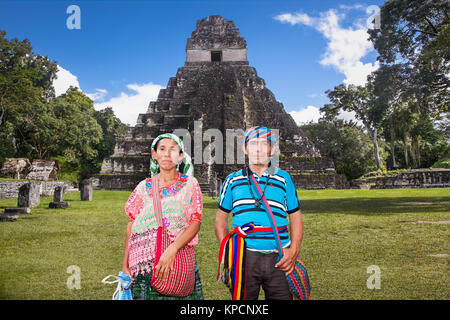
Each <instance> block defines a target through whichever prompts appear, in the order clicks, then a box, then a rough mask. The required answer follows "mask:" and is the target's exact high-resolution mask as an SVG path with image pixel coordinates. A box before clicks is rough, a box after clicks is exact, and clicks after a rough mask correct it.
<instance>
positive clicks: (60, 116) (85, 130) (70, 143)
mask: <svg viewBox="0 0 450 320" xmlns="http://www.w3.org/2000/svg"><path fill="white" fill-rule="evenodd" d="M49 104H50V108H51V110H52V112H53V115H54V118H55V119H56V121H57V123H58V124H57V126H58V132H55V131H53V134H55V135H56V136H57V139H58V143H57V150H56V151H55V154H53V155H63V156H64V157H65V158H66V160H67V161H68V162H69V163H70V164H72V165H75V166H79V167H80V168H81V170H82V171H83V172H92V168H93V167H95V163H96V160H97V157H98V150H97V146H98V144H99V143H100V141H101V139H102V128H101V126H100V125H99V124H98V122H97V120H96V119H95V117H94V115H95V109H94V105H93V101H92V100H91V99H90V98H89V97H87V96H86V95H85V94H84V93H82V92H81V91H79V90H78V89H77V88H74V87H70V88H69V89H68V90H67V92H66V93H65V94H62V95H60V96H58V97H56V98H54V99H52V100H51V101H50V103H49Z"/></svg>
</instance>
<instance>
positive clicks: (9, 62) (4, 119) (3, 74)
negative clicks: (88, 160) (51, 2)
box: [0, 30, 57, 162]
mask: <svg viewBox="0 0 450 320" xmlns="http://www.w3.org/2000/svg"><path fill="white" fill-rule="evenodd" d="M56 70H57V65H56V62H51V61H50V60H49V59H48V58H47V57H42V56H39V55H36V54H34V52H33V51H32V47H31V44H30V42H29V41H28V40H27V39H25V40H23V41H19V40H18V39H16V38H14V39H12V40H8V39H7V38H6V32H5V31H1V30H0V140H1V141H2V144H1V146H0V161H1V162H3V159H4V158H5V157H12V156H16V157H20V156H24V157H30V156H32V155H37V156H39V155H41V156H42V155H43V154H45V153H46V152H48V151H46V150H45V149H46V148H45V147H44V148H42V147H41V146H39V143H38V142H33V139H34V140H35V139H37V136H39V135H41V134H42V133H41V132H39V130H40V127H39V125H40V124H42V121H44V122H45V120H43V119H45V117H48V115H49V111H48V108H47V106H46V105H45V104H46V102H47V101H48V100H49V99H51V98H52V97H53V96H54V89H53V86H52V81H53V79H54V78H55V77H56ZM47 120H48V119H47ZM48 121H49V125H53V123H50V122H51V120H48Z"/></svg>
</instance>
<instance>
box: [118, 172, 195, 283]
mask: <svg viewBox="0 0 450 320" xmlns="http://www.w3.org/2000/svg"><path fill="white" fill-rule="evenodd" d="M152 192H153V188H152V178H147V179H145V180H142V181H141V182H140V183H139V184H138V185H137V187H136V188H135V189H134V190H133V192H132V193H131V195H130V197H129V198H128V201H127V203H126V204H125V213H126V214H127V216H128V218H129V220H130V222H133V226H132V229H131V236H130V240H129V242H128V249H129V256H128V266H129V268H130V272H131V274H132V276H136V275H137V274H138V273H142V274H143V273H144V272H146V271H147V272H149V271H150V268H152V267H153V263H154V260H155V245H156V231H157V229H158V223H157V221H156V217H155V213H154V211H153V195H152ZM159 195H160V197H161V207H162V217H163V225H164V227H166V228H167V230H168V231H169V234H170V236H171V237H172V240H173V241H175V240H176V238H177V237H178V236H179V235H180V234H181V233H182V232H183V231H184V229H185V228H187V227H188V226H189V224H190V223H191V222H192V221H198V222H201V221H202V211H203V201H202V192H201V190H200V185H199V184H198V181H197V179H195V178H194V177H193V176H187V175H184V174H180V173H178V178H177V180H176V181H175V182H174V183H173V184H172V185H171V186H169V187H163V188H160V190H159ZM197 243H198V235H195V237H194V238H193V239H192V240H191V241H190V242H189V243H188V245H190V246H194V245H196V244H197Z"/></svg>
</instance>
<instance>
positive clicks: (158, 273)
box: [154, 243, 178, 281]
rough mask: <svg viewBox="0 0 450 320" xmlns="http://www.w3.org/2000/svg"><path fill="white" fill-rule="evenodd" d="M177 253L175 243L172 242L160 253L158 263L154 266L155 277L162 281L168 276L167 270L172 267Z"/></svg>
mask: <svg viewBox="0 0 450 320" xmlns="http://www.w3.org/2000/svg"><path fill="white" fill-rule="evenodd" d="M177 253H178V249H177V248H176V246H175V244H174V243H172V244H171V245H170V246H168V247H167V249H166V250H165V251H164V252H163V254H162V255H161V258H160V259H159V262H158V264H157V265H156V267H155V270H154V272H155V277H156V278H158V279H160V280H162V281H164V280H166V279H167V277H168V276H169V272H170V271H172V269H173V264H174V262H175V256H176V255H177Z"/></svg>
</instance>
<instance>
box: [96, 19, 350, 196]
mask: <svg viewBox="0 0 450 320" xmlns="http://www.w3.org/2000/svg"><path fill="white" fill-rule="evenodd" d="M256 125H262V126H265V127H268V128H271V129H275V130H278V131H277V132H278V140H279V146H280V155H279V166H280V168H281V169H283V170H286V171H288V172H289V173H290V174H291V176H292V178H293V180H294V183H295V184H296V186H297V187H298V188H305V189H320V188H329V187H335V188H340V187H344V185H345V184H346V183H347V182H346V180H345V177H344V176H343V175H339V174H336V172H335V168H334V164H333V161H332V160H331V159H329V158H326V157H322V156H321V154H320V152H319V150H318V149H317V148H316V147H315V146H314V145H313V144H312V143H311V141H310V140H309V139H308V138H307V136H306V135H305V134H304V133H303V132H302V131H301V129H300V128H299V127H298V126H297V125H296V123H295V121H294V120H293V118H292V117H291V116H290V115H289V114H288V113H287V112H286V111H285V110H284V107H283V105H282V104H281V103H280V102H278V101H277V100H276V99H275V97H274V95H273V93H272V92H271V91H270V90H269V89H267V88H266V85H265V82H264V80H263V79H262V78H260V77H258V75H257V72H256V70H255V68H254V67H251V66H250V65H249V62H248V60H247V43H246V41H245V39H244V38H242V37H241V36H240V32H239V29H237V28H236V27H235V24H234V22H232V21H230V20H226V19H223V18H222V17H221V16H210V17H207V18H204V19H202V20H198V21H197V25H196V29H195V31H194V32H192V35H191V38H189V39H188V40H187V45H186V61H185V64H184V66H183V67H181V68H178V71H177V73H176V76H175V77H172V78H170V79H169V81H168V84H167V87H166V88H165V89H161V90H160V92H159V95H158V98H157V100H156V101H151V102H150V103H149V105H148V109H147V111H146V113H142V114H139V116H138V119H137V123H136V125H135V126H134V127H128V129H127V132H126V134H125V136H124V137H123V138H122V139H121V140H118V141H117V143H116V146H115V150H114V154H113V155H111V156H110V157H108V158H105V159H104V160H103V163H102V168H101V172H100V174H97V175H95V176H94V177H93V179H94V186H95V187H96V188H101V189H120V190H132V189H133V188H134V187H135V186H136V185H137V184H138V183H139V181H141V180H142V179H145V177H149V176H150V158H151V151H150V146H151V143H152V141H153V139H154V138H156V137H157V136H158V135H159V134H162V133H167V132H171V133H174V131H175V133H179V134H178V135H179V136H181V137H182V138H183V141H184V144H185V146H188V147H190V148H188V149H190V150H187V152H188V153H189V154H190V155H191V157H192V159H193V161H194V174H195V177H196V178H197V180H198V181H199V182H200V185H201V186H202V189H203V190H204V191H205V192H206V191H208V192H209V193H211V194H217V191H218V189H219V188H220V185H221V182H222V181H223V180H224V179H225V177H226V176H227V175H228V174H229V173H231V172H233V171H235V170H238V169H240V168H242V167H243V166H244V165H243V164H242V163H237V160H238V153H239V151H240V150H239V148H241V144H242V142H241V143H239V139H236V141H234V146H232V147H231V149H227V148H229V144H230V143H233V141H231V142H230V141H228V140H226V142H225V139H226V137H227V132H233V130H234V132H239V130H241V131H245V130H246V129H248V128H250V127H252V126H256ZM199 128H200V130H199ZM217 132H219V133H221V134H222V137H217V136H214V137H213V136H212V135H210V133H217ZM196 138H197V140H196ZM221 138H223V140H224V143H223V147H222V150H214V152H210V153H209V154H213V156H214V157H216V158H215V160H217V159H219V158H222V161H208V160H207V161H204V160H205V159H204V157H205V155H204V154H203V153H204V152H205V148H206V149H207V148H208V145H211V142H214V141H215V140H217V139H221ZM187 139H188V140H189V141H188V140H187ZM195 146H197V151H196V150H194V149H195V148H196V147H195ZM199 146H200V147H201V148H200V149H198V148H199ZM198 150H200V151H199V152H198ZM230 150H232V153H233V154H232V156H233V158H234V162H231V163H230V162H227V161H226V160H227V159H225V158H226V156H227V155H228V156H229V155H230ZM210 151H211V150H210ZM227 152H228V153H227ZM202 156H203V159H202Z"/></svg>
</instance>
